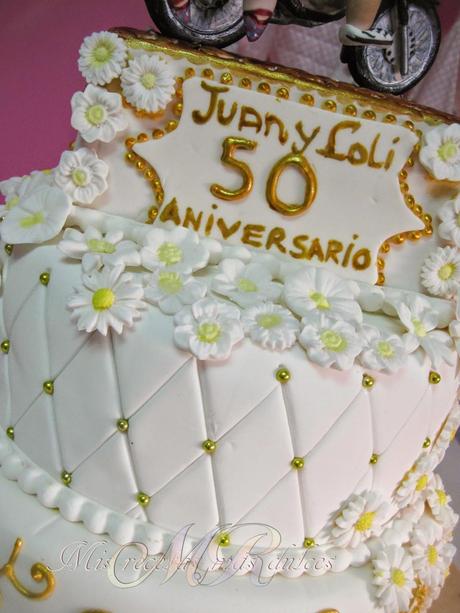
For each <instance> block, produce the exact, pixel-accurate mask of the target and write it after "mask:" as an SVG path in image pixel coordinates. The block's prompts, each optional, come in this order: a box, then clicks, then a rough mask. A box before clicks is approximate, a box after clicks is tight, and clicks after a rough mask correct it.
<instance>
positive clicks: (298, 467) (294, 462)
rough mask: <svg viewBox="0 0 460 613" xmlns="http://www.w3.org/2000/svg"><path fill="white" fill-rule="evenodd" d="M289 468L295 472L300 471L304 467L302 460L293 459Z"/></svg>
mask: <svg viewBox="0 0 460 613" xmlns="http://www.w3.org/2000/svg"><path fill="white" fill-rule="evenodd" d="M291 466H292V468H295V469H296V470H302V468H303V467H304V466H305V462H304V460H303V458H299V457H295V458H294V459H293V460H292V462H291Z"/></svg>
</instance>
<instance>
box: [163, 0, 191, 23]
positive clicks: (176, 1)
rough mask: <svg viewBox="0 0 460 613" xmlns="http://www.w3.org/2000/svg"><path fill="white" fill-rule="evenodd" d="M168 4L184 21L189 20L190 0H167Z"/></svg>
mask: <svg viewBox="0 0 460 613" xmlns="http://www.w3.org/2000/svg"><path fill="white" fill-rule="evenodd" d="M168 2H169V5H170V6H171V8H172V9H173V11H174V12H175V13H176V15H177V16H178V17H179V18H180V19H181V21H183V22H184V23H188V22H189V21H190V0H168Z"/></svg>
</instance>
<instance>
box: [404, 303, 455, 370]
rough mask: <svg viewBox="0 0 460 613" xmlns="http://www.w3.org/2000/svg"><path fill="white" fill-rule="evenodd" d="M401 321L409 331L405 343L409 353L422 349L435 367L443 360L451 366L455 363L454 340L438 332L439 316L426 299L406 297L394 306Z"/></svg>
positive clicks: (405, 336) (444, 333)
mask: <svg viewBox="0 0 460 613" xmlns="http://www.w3.org/2000/svg"><path fill="white" fill-rule="evenodd" d="M394 306H395V308H396V311H397V313H398V316H399V319H400V320H401V322H402V323H403V325H404V326H405V328H406V329H407V334H405V335H404V341H405V344H406V348H407V350H408V351H409V353H412V352H413V351H415V350H416V349H417V348H418V347H422V348H423V349H424V350H425V352H426V353H427V355H428V357H429V358H430V360H431V362H432V364H433V366H434V367H435V368H436V367H437V366H439V364H440V363H441V361H442V360H444V361H446V362H447V363H448V364H450V365H452V366H453V365H454V363H455V353H454V351H453V344H452V340H451V339H450V337H449V335H448V334H447V333H446V332H442V331H441V330H436V329H435V328H436V326H437V324H438V315H437V314H436V312H435V311H434V309H433V308H432V307H431V305H430V303H429V302H428V300H426V298H423V297H422V296H418V295H416V296H406V297H405V298H404V299H402V300H400V301H399V302H396V303H395V304H394Z"/></svg>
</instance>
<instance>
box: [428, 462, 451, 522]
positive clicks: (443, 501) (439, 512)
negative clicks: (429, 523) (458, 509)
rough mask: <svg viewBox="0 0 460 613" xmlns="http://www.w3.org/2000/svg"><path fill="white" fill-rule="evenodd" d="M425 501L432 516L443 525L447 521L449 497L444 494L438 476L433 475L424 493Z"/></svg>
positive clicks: (444, 491)
mask: <svg viewBox="0 0 460 613" xmlns="http://www.w3.org/2000/svg"><path fill="white" fill-rule="evenodd" d="M426 500H427V502H428V505H429V507H430V509H431V513H432V514H433V516H434V517H435V518H436V519H437V520H439V521H440V522H441V523H443V522H444V521H445V520H446V519H448V517H447V516H448V515H449V511H450V507H449V502H450V501H451V497H450V496H449V495H448V494H447V493H446V490H445V489H444V484H443V482H442V479H441V477H440V476H439V475H436V474H435V473H433V475H432V476H431V479H430V482H429V484H428V487H427V491H426Z"/></svg>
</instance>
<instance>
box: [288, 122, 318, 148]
mask: <svg viewBox="0 0 460 613" xmlns="http://www.w3.org/2000/svg"><path fill="white" fill-rule="evenodd" d="M295 129H296V130H297V132H298V134H299V136H300V138H301V139H302V142H303V147H302V148H301V149H299V148H298V147H297V145H296V144H295V143H292V147H291V150H292V153H304V151H305V150H306V149H307V148H308V147H309V146H310V144H311V143H312V142H313V141H314V140H315V138H316V137H317V136H318V134H319V133H320V131H321V126H317V127H316V128H315V129H314V130H313V132H312V133H311V134H310V135H307V134H305V131H304V129H303V123H302V122H301V121H298V122H297V123H296V124H295Z"/></svg>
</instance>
